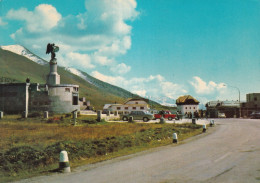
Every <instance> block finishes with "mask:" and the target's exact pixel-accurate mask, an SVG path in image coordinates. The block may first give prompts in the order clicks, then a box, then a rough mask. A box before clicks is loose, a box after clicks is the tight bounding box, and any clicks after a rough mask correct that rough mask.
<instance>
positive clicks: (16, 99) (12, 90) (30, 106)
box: [0, 83, 80, 113]
mask: <svg viewBox="0 0 260 183" xmlns="http://www.w3.org/2000/svg"><path fill="white" fill-rule="evenodd" d="M78 89H79V86H78V85H56V86H48V85H39V84H38V83H10V84H0V111H4V112H6V113H21V112H23V111H29V112H34V111H50V112H55V113H70V112H72V111H74V110H76V109H77V110H80V105H79V92H78Z"/></svg>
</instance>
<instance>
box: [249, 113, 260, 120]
mask: <svg viewBox="0 0 260 183" xmlns="http://www.w3.org/2000/svg"><path fill="white" fill-rule="evenodd" d="M249 117H250V118H251V119H260V112H253V113H252V114H250V115H249Z"/></svg>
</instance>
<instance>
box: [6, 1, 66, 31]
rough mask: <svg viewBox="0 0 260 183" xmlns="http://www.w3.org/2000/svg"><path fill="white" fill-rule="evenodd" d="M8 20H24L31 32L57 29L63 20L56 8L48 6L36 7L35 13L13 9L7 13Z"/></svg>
mask: <svg viewBox="0 0 260 183" xmlns="http://www.w3.org/2000/svg"><path fill="white" fill-rule="evenodd" d="M6 17H7V18H9V19H15V20H23V21H25V22H26V29H27V30H28V31H29V32H31V33H32V32H35V33H39V32H44V31H49V30H50V29H52V28H53V27H55V26H56V25H57V24H58V22H59V20H60V19H61V14H59V13H58V12H57V10H56V8H55V7H53V6H51V5H48V4H40V5H39V6H36V7H35V9H34V11H28V10H27V9H26V8H21V9H19V10H14V9H11V10H10V11H9V12H8V13H7V16H6Z"/></svg>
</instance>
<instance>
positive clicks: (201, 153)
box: [20, 119, 260, 183]
mask: <svg viewBox="0 0 260 183" xmlns="http://www.w3.org/2000/svg"><path fill="white" fill-rule="evenodd" d="M215 123H216V125H215V127H212V128H210V130H209V131H212V132H210V133H209V132H206V133H207V135H205V134H204V135H200V136H199V137H194V138H193V139H192V140H188V141H187V142H185V143H181V144H179V145H168V146H164V147H160V148H155V149H153V150H148V151H145V152H141V153H137V154H135V155H130V156H124V157H120V158H115V159H113V160H109V161H105V162H101V163H96V164H93V165H86V166H83V167H80V168H78V169H76V170H74V171H73V172H72V173H67V174H53V175H50V176H41V177H35V178H33V179H27V180H24V181H20V182H48V183H52V182H53V183H54V182H55V183H71V182H73V183H75V182H89V183H145V182H147V183H150V182H151V183H153V182H156V183H167V182H170V183H179V182H180V183H197V182H198V183H204V182H209V183H217V182H218V183H247V182H248V183H254V182H260V120H253V119H217V120H215Z"/></svg>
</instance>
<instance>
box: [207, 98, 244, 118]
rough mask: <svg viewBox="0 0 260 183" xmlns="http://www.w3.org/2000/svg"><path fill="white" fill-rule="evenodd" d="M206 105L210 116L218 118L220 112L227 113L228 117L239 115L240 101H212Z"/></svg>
mask: <svg viewBox="0 0 260 183" xmlns="http://www.w3.org/2000/svg"><path fill="white" fill-rule="evenodd" d="M205 106H206V108H207V113H208V117H210V118H218V117H220V114H225V117H227V118H233V117H234V118H235V117H239V107H240V104H239V101H228V100H226V101H219V100H218V101H210V102H207V103H206V105H205Z"/></svg>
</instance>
